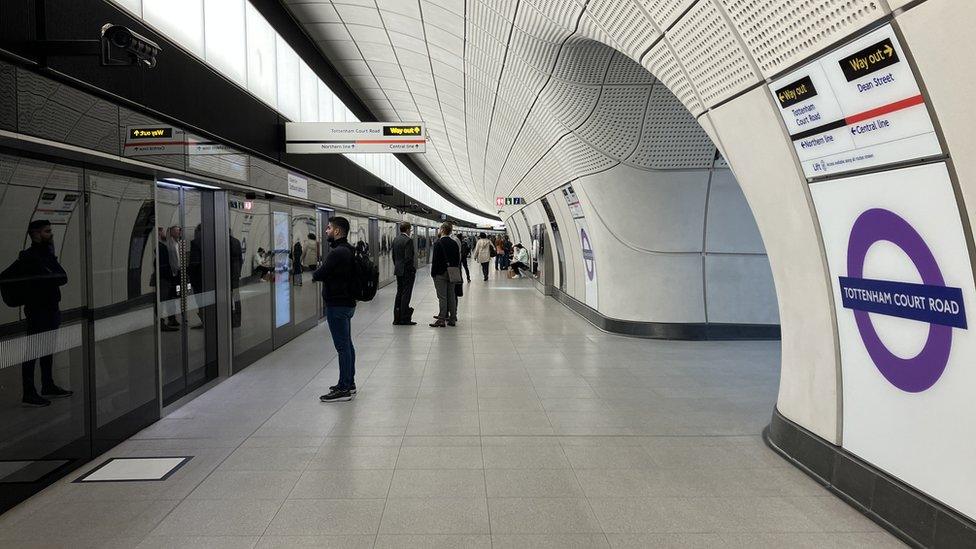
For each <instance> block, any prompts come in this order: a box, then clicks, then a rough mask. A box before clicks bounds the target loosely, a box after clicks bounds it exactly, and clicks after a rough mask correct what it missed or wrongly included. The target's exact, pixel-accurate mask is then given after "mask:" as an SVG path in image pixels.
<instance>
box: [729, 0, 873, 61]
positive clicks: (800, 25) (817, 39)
mask: <svg viewBox="0 0 976 549" xmlns="http://www.w3.org/2000/svg"><path fill="white" fill-rule="evenodd" d="M722 4H723V5H724V6H725V9H726V10H727V11H728V13H729V15H730V16H731V18H732V22H733V23H735V26H736V27H737V28H738V29H739V32H740V34H741V35H742V38H743V40H744V41H745V43H746V46H747V47H748V48H749V51H750V52H751V53H752V56H753V58H755V60H756V63H757V64H758V65H759V70H760V71H762V73H763V76H767V77H768V76H772V75H773V74H775V73H776V72H777V71H780V70H783V69H785V68H787V67H789V66H790V65H791V64H793V63H796V62H798V61H800V60H802V59H803V58H805V57H808V56H810V55H812V54H814V53H817V52H818V51H820V50H822V49H824V48H826V47H828V46H830V45H831V44H833V43H834V42H835V41H837V40H838V39H840V38H843V37H844V36H846V35H848V34H850V32H851V31H853V30H856V29H859V28H861V27H863V26H864V25H866V24H867V23H870V22H872V21H874V20H876V19H878V18H879V17H881V16H882V15H884V10H882V9H881V5H880V4H881V3H880V2H879V1H876V0H793V1H789V2H784V1H782V0H746V1H743V0H722Z"/></svg>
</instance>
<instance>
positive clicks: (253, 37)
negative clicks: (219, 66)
mask: <svg viewBox="0 0 976 549" xmlns="http://www.w3.org/2000/svg"><path fill="white" fill-rule="evenodd" d="M245 12H246V16H247V17H246V19H247V91H249V92H251V93H253V94H254V95H256V96H257V97H258V98H260V99H261V100H263V101H264V102H265V103H267V104H269V105H271V106H272V107H275V106H276V105H277V103H278V96H277V93H278V91H277V86H278V83H277V74H276V73H275V62H276V59H275V39H276V37H277V35H276V34H275V31H274V29H272V28H271V25H269V24H268V22H267V21H265V20H264V17H262V16H261V14H260V13H258V11H257V10H256V9H254V7H253V6H251V4H250V3H248V4H247V9H246V10H245Z"/></svg>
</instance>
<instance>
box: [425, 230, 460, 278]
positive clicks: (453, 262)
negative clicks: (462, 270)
mask: <svg viewBox="0 0 976 549" xmlns="http://www.w3.org/2000/svg"><path fill="white" fill-rule="evenodd" d="M460 266H461V249H460V246H458V243H457V242H455V241H454V239H453V238H451V237H449V236H442V237H440V239H438V240H437V241H436V242H434V253H433V255H432V256H431V259H430V276H437V275H442V274H445V273H447V268H448V267H460Z"/></svg>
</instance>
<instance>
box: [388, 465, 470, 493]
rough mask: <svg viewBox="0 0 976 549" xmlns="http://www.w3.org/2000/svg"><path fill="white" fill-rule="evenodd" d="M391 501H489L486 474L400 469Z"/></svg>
mask: <svg viewBox="0 0 976 549" xmlns="http://www.w3.org/2000/svg"><path fill="white" fill-rule="evenodd" d="M389 497H391V498H420V497H435V498H473V497H485V473H484V471H482V470H481V469H397V471H396V473H394V475H393V484H392V486H390V496H389Z"/></svg>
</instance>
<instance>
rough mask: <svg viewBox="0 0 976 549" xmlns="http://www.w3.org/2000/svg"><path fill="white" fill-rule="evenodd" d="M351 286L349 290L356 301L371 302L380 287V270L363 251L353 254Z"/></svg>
mask: <svg viewBox="0 0 976 549" xmlns="http://www.w3.org/2000/svg"><path fill="white" fill-rule="evenodd" d="M352 264H353V270H354V273H353V274H354V276H353V284H352V287H351V288H350V289H351V290H352V295H353V297H355V298H356V301H372V300H373V298H374V297H376V290H378V289H379V287H380V270H379V269H378V268H377V267H376V264H375V263H373V260H371V259H370V258H369V253H367V252H365V251H361V252H359V251H357V252H353V256H352Z"/></svg>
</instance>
